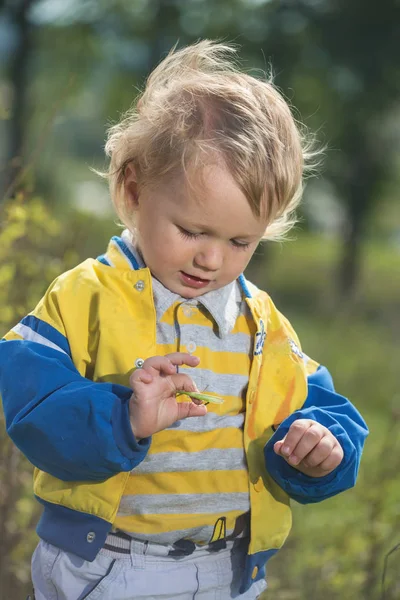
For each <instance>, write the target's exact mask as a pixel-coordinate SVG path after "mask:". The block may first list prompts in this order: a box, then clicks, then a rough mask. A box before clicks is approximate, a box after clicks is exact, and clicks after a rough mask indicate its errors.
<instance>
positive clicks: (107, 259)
mask: <svg viewBox="0 0 400 600" xmlns="http://www.w3.org/2000/svg"><path fill="white" fill-rule="evenodd" d="M97 260H99V261H100V262H101V263H103V264H105V265H107V266H109V267H114V268H117V269H122V270H126V269H128V270H129V269H133V270H138V269H143V268H146V265H145V263H144V260H143V258H142V256H141V255H140V253H139V252H138V250H137V248H136V247H135V245H134V241H133V237H132V234H131V232H129V231H128V230H127V229H126V230H124V231H123V232H122V234H121V236H120V237H118V236H113V237H112V238H111V240H110V242H109V245H108V248H107V252H106V253H105V254H103V255H101V256H99V257H98V259H97ZM152 285H153V296H154V303H155V307H156V312H157V317H158V319H160V318H161V317H162V315H163V314H164V313H165V311H166V310H168V308H170V307H171V306H172V304H174V303H175V302H177V301H181V302H182V303H186V304H189V305H192V306H197V305H199V304H200V305H201V306H203V307H204V308H205V309H206V310H207V311H208V312H209V313H210V314H211V316H212V318H213V319H214V321H215V323H216V324H217V326H218V330H219V335H220V337H224V336H225V335H227V334H228V333H230V332H231V331H232V329H233V327H234V325H235V322H236V319H237V317H238V316H239V314H240V313H241V311H242V303H243V301H244V300H243V296H244V297H246V298H251V297H252V294H251V292H250V290H249V286H248V283H247V281H246V280H245V278H244V276H243V275H240V277H239V278H238V279H237V280H236V281H233V282H232V283H230V284H228V285H226V286H224V287H223V288H220V289H218V290H212V291H211V292H207V293H206V294H203V295H202V296H198V297H197V298H194V299H192V300H187V299H186V298H182V297H181V296H179V295H178V294H175V293H174V292H171V291H170V290H168V289H167V288H166V287H164V286H163V284H162V283H161V282H160V281H158V280H157V279H155V278H154V277H152Z"/></svg>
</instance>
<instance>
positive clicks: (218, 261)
mask: <svg viewBox="0 0 400 600" xmlns="http://www.w3.org/2000/svg"><path fill="white" fill-rule="evenodd" d="M194 263H195V265H196V266H197V267H200V268H202V269H207V271H218V269H220V268H221V266H222V263H223V252H222V249H221V248H220V247H219V246H218V245H217V244H212V245H210V246H207V247H204V248H202V249H201V250H200V251H199V252H197V254H196V256H195V259H194Z"/></svg>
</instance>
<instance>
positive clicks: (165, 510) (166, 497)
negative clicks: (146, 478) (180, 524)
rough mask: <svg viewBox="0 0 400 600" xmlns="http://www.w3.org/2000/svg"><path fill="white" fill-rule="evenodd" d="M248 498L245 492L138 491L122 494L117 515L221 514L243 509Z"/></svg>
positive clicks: (247, 505)
mask: <svg viewBox="0 0 400 600" xmlns="http://www.w3.org/2000/svg"><path fill="white" fill-rule="evenodd" d="M249 505H250V500H249V494H248V493H247V492H236V493H233V494H179V493H176V494H139V495H134V496H123V497H122V499H121V503H120V505H119V510H118V516H120V517H124V516H129V515H154V514H166V515H175V514H180V513H182V514H206V513H216V512H218V513H221V514H224V513H226V512H229V511H233V510H235V511H236V510H240V511H243V512H246V511H247V510H249Z"/></svg>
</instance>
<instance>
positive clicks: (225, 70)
mask: <svg viewBox="0 0 400 600" xmlns="http://www.w3.org/2000/svg"><path fill="white" fill-rule="evenodd" d="M235 53H236V49H235V47H233V46H231V45H227V44H222V43H218V42H213V41H210V40H202V41H200V42H198V43H196V44H193V45H191V46H188V47H185V48H182V49H180V50H176V49H175V48H174V49H173V50H172V51H171V52H170V53H169V54H168V56H167V57H166V58H165V59H164V60H163V61H162V62H161V63H160V64H159V65H158V66H157V67H156V68H155V69H154V71H153V72H152V73H151V74H150V76H149V78H148V80H147V83H146V86H145V89H144V91H143V92H142V93H141V94H140V95H139V97H138V101H137V103H136V105H135V106H134V107H132V108H131V109H130V110H129V111H128V112H127V113H126V114H125V116H124V118H123V119H122V120H121V122H120V123H118V124H116V125H114V126H112V127H111V128H110V129H109V131H108V138H107V143H106V146H105V150H106V153H107V155H108V156H109V157H110V158H111V160H110V165H109V170H108V173H107V174H106V177H107V178H108V179H109V184H110V191H111V197H112V200H113V203H114V206H115V208H116V211H117V214H118V216H119V218H120V219H121V221H122V222H123V224H124V225H125V226H127V227H128V228H129V229H132V228H134V221H133V214H134V211H133V210H132V207H131V206H130V204H129V199H128V195H127V194H125V187H124V182H125V170H126V167H127V165H129V164H132V166H133V167H134V169H135V172H136V177H137V182H138V185H139V190H140V186H146V185H150V186H151V185H155V184H157V183H158V182H160V181H161V180H162V179H165V178H166V177H169V176H171V175H172V174H175V173H177V172H183V173H185V174H187V172H188V168H191V167H192V166H193V165H195V167H197V166H198V165H199V163H201V164H205V163H206V161H210V159H211V160H212V158H214V159H215V157H217V158H218V159H221V158H222V159H223V161H224V163H225V165H226V167H227V169H228V170H229V172H230V174H231V175H232V177H233V178H234V180H235V181H236V183H237V184H238V186H239V187H240V189H241V190H242V191H243V193H244V195H245V196H246V198H247V200H248V202H249V204H250V206H251V208H252V211H253V213H254V214H255V215H256V216H261V215H262V216H263V217H266V219H267V223H268V226H267V229H266V231H265V235H264V236H263V237H264V239H271V240H277V239H281V238H282V237H283V236H284V235H285V233H286V232H287V231H288V230H289V229H290V228H291V227H292V226H293V224H294V223H295V217H294V210H295V208H296V207H297V205H298V203H299V202H300V199H301V195H302V190H303V175H304V171H305V169H306V168H307V165H308V163H309V162H310V159H314V158H315V156H316V155H317V152H316V151H314V150H313V144H312V142H310V141H307V139H306V137H305V135H304V134H303V133H302V128H300V126H299V125H297V124H296V121H295V119H294V117H293V115H292V113H291V110H290V108H289V106H288V104H287V102H286V101H285V100H284V98H283V97H282V95H281V94H280V93H279V92H278V90H277V89H276V87H275V86H274V84H273V82H272V79H271V78H268V79H267V80H260V79H257V78H255V77H253V76H251V75H248V74H246V73H243V72H241V71H240V69H239V66H238V65H237V64H236V61H235ZM214 162H215V161H214Z"/></svg>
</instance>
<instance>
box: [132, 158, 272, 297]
mask: <svg viewBox="0 0 400 600" xmlns="http://www.w3.org/2000/svg"><path fill="white" fill-rule="evenodd" d="M198 179H199V178H196V181H195V182H194V183H195V185H193V186H191V185H189V184H188V183H187V182H185V180H184V178H183V177H182V178H179V177H178V178H177V179H176V180H175V181H173V182H172V183H168V184H164V185H159V186H158V187H156V188H155V189H154V188H153V189H147V188H145V189H143V190H142V191H141V193H140V194H137V186H136V183H135V181H134V175H133V174H131V175H130V176H129V175H128V177H127V180H126V190H127V192H128V193H129V194H130V196H131V198H132V202H133V204H134V206H135V222H136V240H137V244H138V247H139V249H140V252H141V254H142V256H143V258H144V260H145V262H146V265H147V266H148V267H149V269H150V270H151V272H152V274H153V275H154V276H155V277H156V278H157V279H158V280H159V281H161V283H162V284H163V285H164V286H165V287H166V288H168V289H169V290H171V291H172V292H175V293H177V294H179V295H180V296H182V297H184V298H196V297H197V296H201V295H202V294H205V293H206V292H209V291H211V290H216V289H218V288H221V287H223V286H225V285H227V284H228V283H231V282H232V281H233V280H235V279H236V278H237V277H238V276H239V275H240V274H241V273H242V271H243V270H244V269H245V267H246V266H247V263H248V262H249V260H250V258H251V257H252V255H253V253H254V250H255V249H256V247H257V244H258V242H259V241H260V238H261V237H262V235H263V234H264V232H265V228H266V222H265V221H264V220H263V219H261V218H257V217H256V216H255V215H254V214H253V213H252V211H251V208H250V206H249V203H248V201H247V199H246V197H245V196H244V194H243V192H242V191H241V190H240V188H239V187H238V185H237V184H236V182H235V181H234V180H233V178H232V176H231V175H230V174H229V172H228V171H227V170H226V169H225V168H224V167H220V166H217V165H214V166H207V167H204V170H203V171H202V178H201V185H199V182H198V181H197V180H198Z"/></svg>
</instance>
